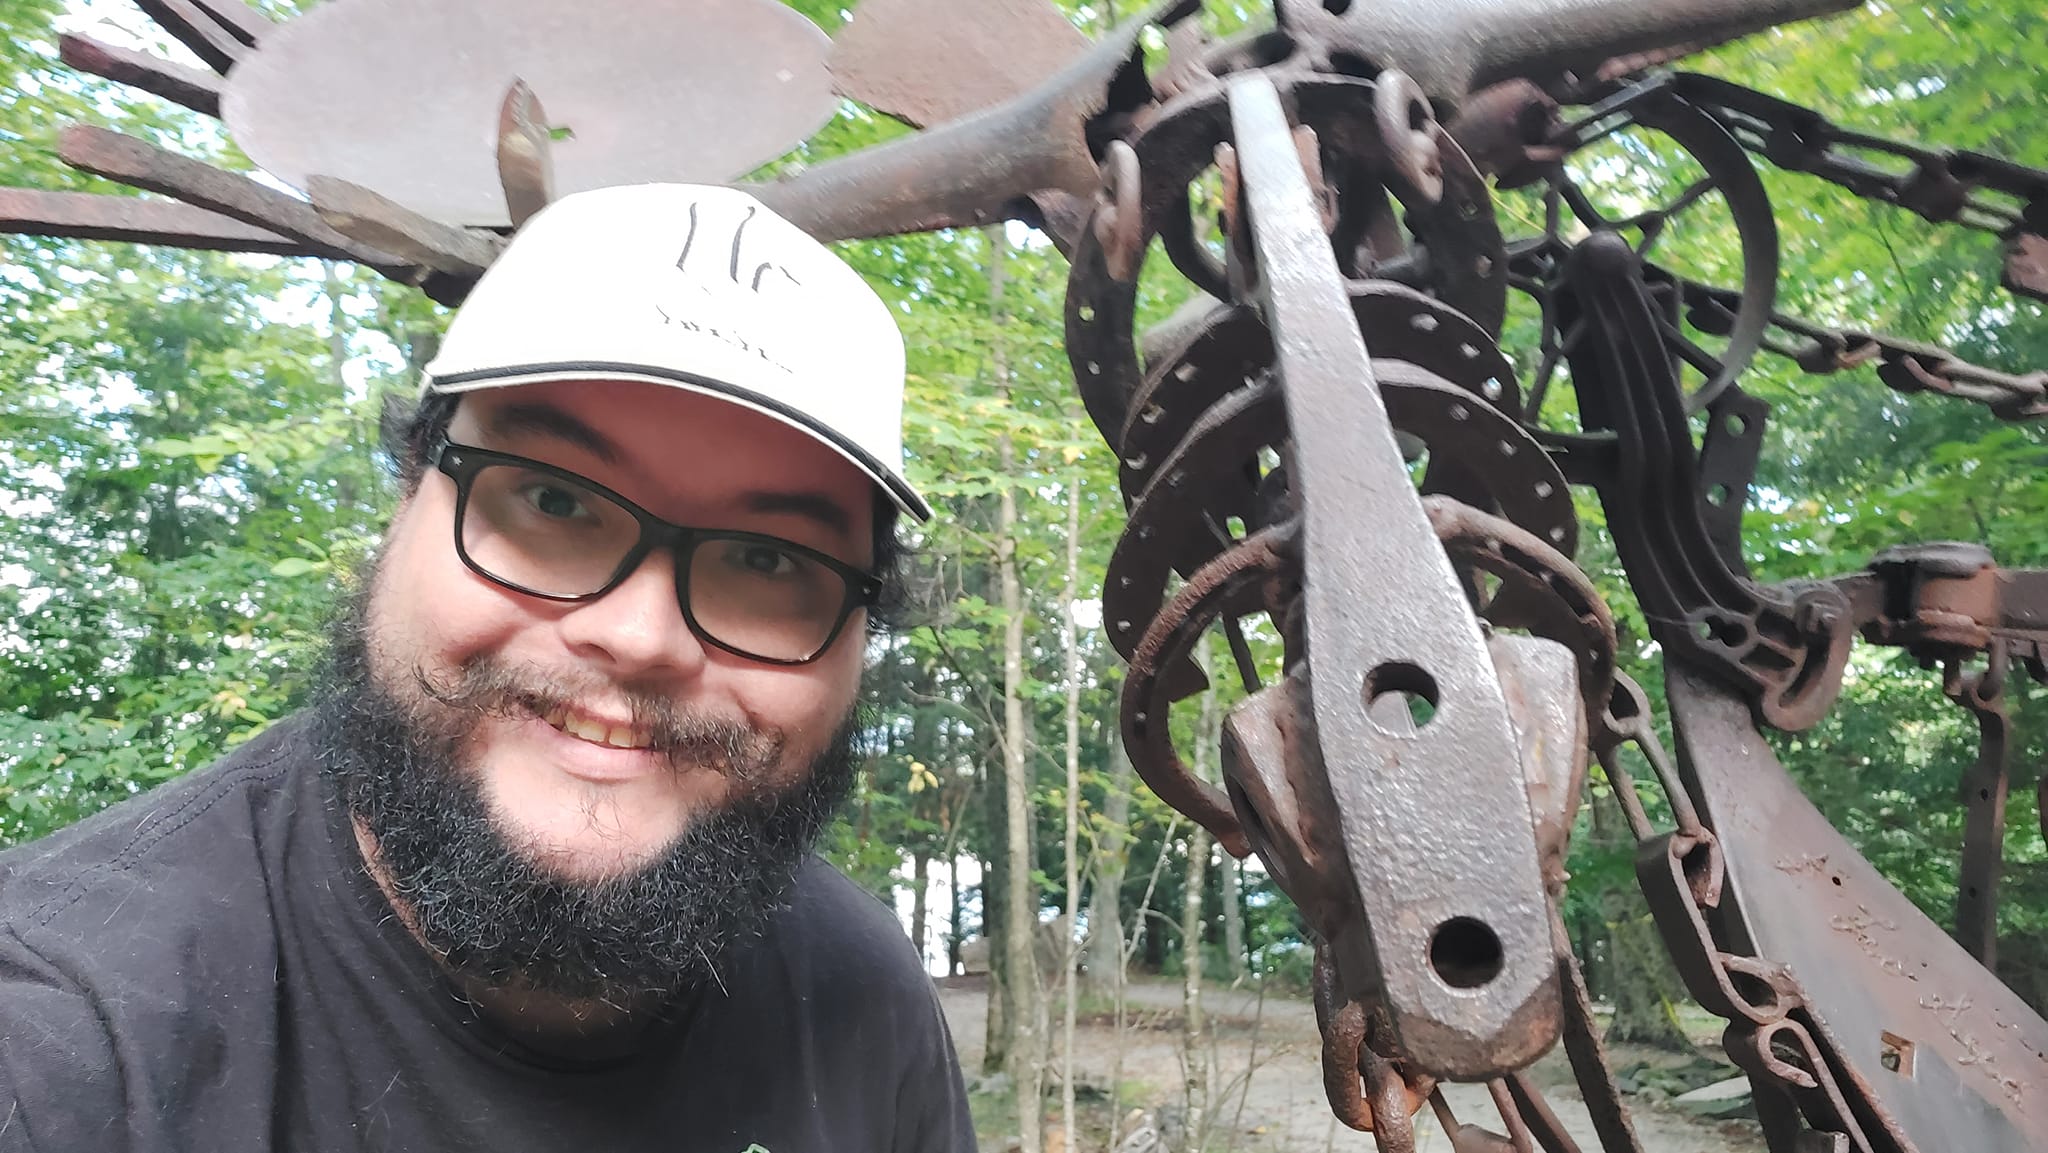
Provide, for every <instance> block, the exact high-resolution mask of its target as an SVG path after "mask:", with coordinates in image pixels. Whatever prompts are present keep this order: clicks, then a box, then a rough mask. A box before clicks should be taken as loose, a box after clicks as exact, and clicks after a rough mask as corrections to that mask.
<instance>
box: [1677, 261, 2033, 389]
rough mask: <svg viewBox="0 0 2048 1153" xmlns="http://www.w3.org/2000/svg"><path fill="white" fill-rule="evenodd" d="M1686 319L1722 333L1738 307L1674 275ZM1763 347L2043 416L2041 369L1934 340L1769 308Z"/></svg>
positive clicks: (1894, 384) (1897, 384)
mask: <svg viewBox="0 0 2048 1153" xmlns="http://www.w3.org/2000/svg"><path fill="white" fill-rule="evenodd" d="M1678 283H1679V286H1680V290H1681V292H1682V293H1683V294H1684V298H1685V303H1686V306H1687V308H1688V309H1689V310H1690V311H1689V312H1688V314H1687V315H1688V319H1690V320H1691V321H1692V323H1693V326H1694V327H1696V328H1698V329H1699V330H1700V331H1702V332H1707V333H1712V334H1714V335H1726V333H1727V331H1728V329H1729V328H1730V327H1731V326H1732V325H1733V324H1734V322H1735V315H1736V312H1737V311H1738V310H1739V309H1740V308H1741V307H1742V294H1741V293H1739V292H1737V291H1735V290H1734V289H1731V288H1721V287H1718V286H1716V285H1711V284H1702V283H1699V282H1698V281H1692V280H1679V281H1678ZM1763 347H1764V348H1766V349H1768V350H1769V351H1771V352H1773V353H1776V354H1777V355H1779V356H1782V357H1784V358H1785V359H1787V360H1790V361H1792V362H1793V363H1794V364H1797V365H1798V366H1799V367H1800V368H1802V369H1804V370H1806V371H1807V372H1811V373H1832V372H1841V371H1843V370H1845V369H1851V368H1859V367H1861V366H1863V365H1866V364H1870V363H1872V362H1875V363H1876V364H1877V375H1878V379H1879V380H1882V381H1883V382H1884V383H1885V384H1886V385H1888V386H1889V387H1891V388H1893V389H1896V390H1898V391H1900V392H1908V393H1910V392H1937V393H1940V394H1942V395H1944V396H1952V397H1955V398H1957V399H1959V400H1967V401H1970V402H1971V403H1973V404H1981V405H1983V406H1985V407H1986V408H1989V409H1990V410H1991V411H1992V412H1993V413H1995V414H1996V415H1997V416H1998V417H1999V419H2001V420H2013V421H2018V420H2032V419H2036V418H2038V417H2042V416H2048V369H2035V370H2034V371H2032V372H2026V373H2010V372H2001V371H1999V370H1998V369H1995V368H1986V367H1984V366H1983V365H1979V364H1972V363H1971V362H1969V361H1967V360H1964V359H1963V358H1962V357H1960V356H1957V355H1956V354H1955V353H1954V352H1951V351H1950V350H1948V349H1946V348H1943V347H1941V346H1940V345H1937V344H1929V343H1926V342H1924V341H1917V340H1904V339H1901V338H1899V337H1895V336H1887V335H1885V334H1883V333H1877V332H1869V331H1866V330H1863V329H1858V328H1847V327H1844V328H1830V327H1828V326H1826V325H1821V324H1815V323H1813V322H1812V321H1809V320H1802V319H1800V318H1799V317H1796V316H1788V315H1786V314H1784V313H1782V312H1773V313H1771V332H1770V333H1769V334H1767V335H1766V336H1765V338H1764V341H1763Z"/></svg>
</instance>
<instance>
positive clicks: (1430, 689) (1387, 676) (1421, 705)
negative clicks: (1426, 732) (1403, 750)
mask: <svg viewBox="0 0 2048 1153" xmlns="http://www.w3.org/2000/svg"><path fill="white" fill-rule="evenodd" d="M1437 701H1438V698H1437V687H1436V678H1435V677H1432V676H1430V675H1429V674H1428V673H1427V672H1425V671H1423V669H1422V667H1421V666H1420V665H1412V664H1409V663H1408V662H1407V661H1389V662H1387V663H1386V664H1383V665H1380V666H1379V667H1377V668H1375V669H1373V670H1372V671H1371V672H1369V673H1367V674H1365V715H1366V716H1367V717H1368V718H1370V719H1371V720H1372V723H1373V724H1374V725H1376V726H1378V727H1379V729H1380V731H1381V732H1384V733H1386V734H1387V735H1389V736H1395V737H1412V736H1414V735H1415V734H1416V733H1418V732H1420V731H1422V729H1424V728H1425V727H1427V726H1428V724H1429V722H1431V721H1433V720H1435V719H1436V709H1437Z"/></svg>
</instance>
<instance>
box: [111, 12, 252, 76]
mask: <svg viewBox="0 0 2048 1153" xmlns="http://www.w3.org/2000/svg"><path fill="white" fill-rule="evenodd" d="M230 2H232V3H239V2H240V0H135V6H136V7H137V8H140V9H142V11H143V13H144V14H145V15H147V16H148V17H149V18H150V19H151V20H154V21H156V22H157V24H158V26H159V27H161V28H162V29H163V30H164V31H166V32H169V33H170V34H171V35H172V36H174V37H176V38H177V40H178V42H179V43H181V44H183V45H184V46H185V47H187V48H190V49H191V50H192V54H193V55H194V56H197V57H199V59H200V60H202V61H204V62H205V64H206V66H207V67H208V68H211V69H213V70H214V71H215V72H218V73H220V74H222V75H226V74H227V73H228V70H229V69H232V68H233V67H234V66H235V65H236V64H238V63H240V62H241V61H242V59H243V58H245V57H246V56H247V55H248V54H249V48H250V46H251V41H250V39H248V38H247V36H246V35H245V33H244V32H243V30H242V28H241V26H240V24H239V22H238V21H236V20H235V19H234V15H239V14H233V15H229V14H232V13H233V9H232V8H230V7H228V3H230Z"/></svg>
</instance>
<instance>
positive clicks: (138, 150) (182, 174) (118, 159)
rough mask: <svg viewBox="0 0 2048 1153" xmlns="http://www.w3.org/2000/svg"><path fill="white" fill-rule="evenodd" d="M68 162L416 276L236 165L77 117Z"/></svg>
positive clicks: (324, 250)
mask: <svg viewBox="0 0 2048 1153" xmlns="http://www.w3.org/2000/svg"><path fill="white" fill-rule="evenodd" d="M57 154H58V155H59V156H62V157H63V158H64V162H65V163H66V164H69V165H71V166H72V167H74V168H79V169H83V170H84V171H87V172H90V173H93V174H94V175H96V176H104V177H106V178H108V179H109V180H118V181H120V182H121V183H123V184H128V185H131V186H133V187H136V188H141V189H144V190H147V191H149V192H156V193H161V194H163V195H165V196H175V197H177V198H178V199H180V200H183V201H185V202H186V203H188V204H195V205H198V206H199V207H201V208H204V209H207V210H208V211H211V212H217V213H219V214H221V215H222V216H229V217H233V218H234V219H236V220H240V221H242V222H243V223H245V224H252V225H255V226H256V227H258V228H263V229H267V230H270V231H272V232H275V233H278V234H280V235H283V236H287V237H290V238H292V239H294V240H297V241H299V242H301V243H302V244H304V245H305V246H306V248H307V249H308V250H309V251H310V252H312V253H313V254H315V255H318V256H323V257H326V258H328V259H330V260H359V261H362V262H363V263H365V264H368V265H371V266H373V267H376V268H377V269H378V270H379V271H380V272H383V273H384V274H385V275H387V276H390V277H392V278H393V279H396V280H407V281H410V280H412V279H413V277H412V275H411V271H412V267H413V266H412V265H411V264H410V262H408V261H406V260H403V259H401V258H400V257H397V256H394V255H392V254H391V253H389V252H383V251H380V250H378V249H375V248H372V247H370V246H369V245H366V244H361V243H358V242H356V241H354V240H351V239H350V238H349V237H347V236H344V235H343V234H342V233H340V232H338V231H336V230H335V229H334V228H332V227H331V226H329V225H328V224H327V223H326V222H325V221H323V220H321V219H320V214H319V213H318V212H316V211H315V210H314V208H313V206H312V205H310V204H307V203H306V202H305V201H303V200H300V199H298V198H296V197H294V196H290V195H288V194H286V193H283V192H279V191H278V190H277V189H275V188H270V187H268V186H266V185H262V184H258V183H257V182H256V181H254V180H251V179H250V178H248V177H246V176H243V175H241V174H240V173H237V172H228V171H225V170H223V169H219V168H215V167H213V166H212V165H210V164H207V163H205V162H203V161H198V160H193V159H192V158H190V157H187V156H180V155H178V154H177V153H175V152H169V151H166V150H165V149H162V148H158V147H157V146H156V145H154V144H151V143H150V142H148V141H147V140H138V139H136V138H135V137H133V136H126V135H123V134H122V133H119V132H115V131H112V130H110V129H106V128H96V127H93V126H91V125H85V124H74V125H72V126H71V127H69V128H66V129H65V130H64V134H63V135H62V136H61V137H60V138H59V139H58V143H57Z"/></svg>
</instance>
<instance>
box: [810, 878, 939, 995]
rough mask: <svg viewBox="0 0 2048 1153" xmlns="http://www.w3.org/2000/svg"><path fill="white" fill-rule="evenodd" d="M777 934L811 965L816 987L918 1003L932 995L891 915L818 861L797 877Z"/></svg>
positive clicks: (899, 925) (919, 963) (872, 897)
mask: <svg viewBox="0 0 2048 1153" xmlns="http://www.w3.org/2000/svg"><path fill="white" fill-rule="evenodd" d="M781 932H782V934H784V935H786V938H787V944H786V946H785V947H793V948H796V949H799V950H801V951H802V952H803V953H804V954H805V955H806V956H807V957H808V958H809V959H810V961H811V964H812V972H813V975H814V977H815V979H816V980H818V981H819V982H820V983H821V984H829V985H832V986H835V987H837V988H841V989H845V988H849V987H851V988H858V989H861V990H863V991H865V992H866V993H867V994H868V995H874V994H877V993H880V994H887V995H892V996H911V997H914V998H916V999H918V1000H928V999H930V997H931V995H932V986H931V978H930V976H928V975H927V974H926V973H925V969H924V962H923V959H922V958H920V957H919V956H918V953H917V950H916V949H915V948H913V947H912V946H911V943H910V937H909V936H908V935H907V934H906V933H905V932H904V930H903V924H902V922H901V921H899V920H898V919H897V917H896V913H895V910H893V909H891V908H889V906H887V905H885V904H883V903H882V901H881V900H880V899H879V898H877V897H876V896H875V895H874V894H873V893H870V892H868V891H867V890H866V889H863V888H861V887H860V886H859V885H857V884H855V883H854V882H853V881H852V880H850V879H848V878H847V876H846V874H844V873H842V872H840V871H839V870H838V869H835V868H833V867H832V866H831V865H829V864H827V863H826V862H825V861H823V860H821V859H819V858H817V857H812V858H811V859H810V860H809V861H808V862H807V863H806V864H805V865H804V868H803V869H802V871H801V872H799V873H798V874H797V881H796V887H795V888H794V890H793V891H792V892H791V894H790V901H789V908H788V909H787V910H786V911H785V912H784V914H783V916H782V918H781Z"/></svg>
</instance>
